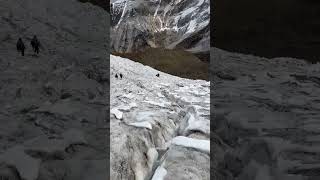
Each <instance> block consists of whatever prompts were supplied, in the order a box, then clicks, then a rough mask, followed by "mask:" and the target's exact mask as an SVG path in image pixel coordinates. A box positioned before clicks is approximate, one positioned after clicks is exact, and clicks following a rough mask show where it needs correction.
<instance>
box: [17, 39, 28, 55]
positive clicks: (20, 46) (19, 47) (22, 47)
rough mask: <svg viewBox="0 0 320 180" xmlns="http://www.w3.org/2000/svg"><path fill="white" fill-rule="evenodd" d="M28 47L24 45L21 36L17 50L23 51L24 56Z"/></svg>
mask: <svg viewBox="0 0 320 180" xmlns="http://www.w3.org/2000/svg"><path fill="white" fill-rule="evenodd" d="M25 49H26V47H25V46H24V43H23V41H22V39H21V38H19V40H18V42H17V51H18V52H19V51H21V55H22V56H24V50H25Z"/></svg>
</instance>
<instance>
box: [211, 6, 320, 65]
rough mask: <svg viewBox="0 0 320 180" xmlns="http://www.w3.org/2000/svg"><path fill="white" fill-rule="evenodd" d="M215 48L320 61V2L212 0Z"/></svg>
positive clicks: (213, 45) (257, 54)
mask: <svg viewBox="0 0 320 180" xmlns="http://www.w3.org/2000/svg"><path fill="white" fill-rule="evenodd" d="M211 1H212V4H214V5H213V6H214V7H217V8H215V9H214V11H215V12H214V15H213V18H212V19H213V20H214V23H212V24H211V27H212V28H214V32H213V33H212V36H211V37H212V45H211V46H212V47H218V48H221V49H225V50H228V51H231V52H239V53H243V54H255V55H256V56H263V57H268V58H274V57H295V58H298V59H305V60H308V61H311V62H319V56H320V53H319V49H320V22H319V19H320V13H319V9H320V1H315V0H281V1H279V0H269V1H256V0H241V1H234V0H211Z"/></svg>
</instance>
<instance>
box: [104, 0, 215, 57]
mask: <svg viewBox="0 0 320 180" xmlns="http://www.w3.org/2000/svg"><path fill="white" fill-rule="evenodd" d="M111 3H112V4H111V12H110V13H111V20H112V21H111V25H112V28H111V50H112V51H115V52H121V53H124V52H127V53H128V52H136V51H142V50H144V49H145V48H149V47H152V48H167V49H174V48H183V49H188V50H190V51H192V52H203V51H206V52H208V51H209V41H210V37H209V35H210V33H209V32H210V31H209V10H210V6H209V0H196V1H194V0H185V1H175V0H162V1H161V0H155V1H147V0H140V1H133V0H124V1H123V0H121V1H120V0H114V1H111Z"/></svg>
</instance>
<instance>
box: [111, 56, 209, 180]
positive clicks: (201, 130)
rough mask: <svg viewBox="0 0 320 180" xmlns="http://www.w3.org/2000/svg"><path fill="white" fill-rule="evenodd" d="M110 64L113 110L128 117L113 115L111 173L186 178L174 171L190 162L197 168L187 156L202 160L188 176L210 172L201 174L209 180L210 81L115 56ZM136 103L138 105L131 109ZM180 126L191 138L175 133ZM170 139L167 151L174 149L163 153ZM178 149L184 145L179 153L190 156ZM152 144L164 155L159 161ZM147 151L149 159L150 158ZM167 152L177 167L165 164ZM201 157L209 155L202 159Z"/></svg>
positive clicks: (147, 177) (130, 175)
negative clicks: (183, 76)
mask: <svg viewBox="0 0 320 180" xmlns="http://www.w3.org/2000/svg"><path fill="white" fill-rule="evenodd" d="M110 65H111V75H110V77H111V82H110V86H111V87H110V88H111V94H110V95H111V98H110V105H111V108H116V109H118V110H121V112H123V117H124V119H123V121H121V122H119V121H117V118H116V117H115V116H114V114H116V113H112V114H111V115H110V119H111V121H110V123H111V127H112V128H111V138H110V139H111V143H110V144H111V167H112V168H111V177H114V179H119V178H120V179H121V178H126V179H130V178H132V177H135V178H144V179H152V178H153V179H165V178H168V179H175V178H180V179H184V177H186V174H185V173H180V174H176V175H173V174H174V172H177V171H180V170H178V169H176V168H180V167H181V166H183V164H184V163H186V162H187V161H188V166H195V165H194V164H189V160H191V161H192V160H193V161H194V162H198V160H199V159H201V165H200V166H199V167H194V168H195V169H196V170H194V171H193V172H192V173H191V172H190V173H189V172H188V173H187V175H188V177H202V176H203V175H204V173H207V174H205V175H204V176H203V177H205V178H204V179H206V180H207V179H208V176H207V175H208V174H209V170H208V171H207V172H205V171H206V169H207V165H208V164H210V162H209V159H208V154H209V153H210V147H208V144H209V143H210V141H209V130H210V127H209V126H210V123H209V122H210V118H209V114H210V113H209V105H208V102H210V99H209V97H210V93H209V91H210V90H209V83H208V82H207V81H203V80H190V79H184V78H180V77H176V76H172V75H169V74H166V73H162V72H159V71H157V70H155V69H153V68H150V67H148V66H144V65H142V64H140V63H137V62H133V61H131V60H129V59H125V58H121V57H117V56H113V55H111V56H110ZM119 73H122V74H123V75H124V78H122V79H117V78H115V77H114V75H115V74H119ZM158 73H161V75H160V77H157V76H156V74H158ZM124 94H126V95H127V94H130V98H125V100H124V98H123V97H124ZM126 95H125V96H126ZM132 103H135V104H136V105H137V106H135V107H134V108H131V105H130V104H132ZM190 115H192V116H190ZM134 127H136V128H134ZM179 130H181V131H182V132H184V133H183V134H182V135H183V136H188V137H175V136H176V135H177V134H178V131H179ZM189 136H192V138H190V137H189ZM171 140H172V142H173V143H172V146H170V147H169V149H171V150H172V151H168V152H165V151H166V149H165V148H166V147H167V146H166V145H168V143H169V142H170V141H171ZM175 147H182V149H181V151H183V152H181V153H185V154H186V156H185V157H187V156H190V157H192V158H191V159H190V158H188V159H186V158H180V156H177V155H178V154H181V153H179V152H177V151H178V150H179V148H175ZM153 148H154V149H158V150H159V151H158V152H157V153H156V154H158V153H159V157H161V158H163V160H161V162H160V161H159V160H155V159H153V158H152V157H153V155H150V152H149V150H150V149H153ZM203 152H204V153H203ZM166 153H168V154H166ZM171 153H172V154H171ZM151 154H155V153H151ZM163 154H166V155H163ZM204 154H205V155H204ZM146 155H147V156H148V157H149V156H150V157H149V158H147V159H146V158H145V157H146ZM167 156H168V157H170V158H171V160H172V161H174V162H175V166H174V167H172V168H170V167H167V166H169V165H167V164H165V163H162V162H163V161H165V159H166V157H167ZM202 156H206V158H204V159H203V160H202ZM128 157H132V158H129V159H128ZM123 159H126V162H127V163H128V164H127V165H126V166H134V167H130V168H125V169H123V168H122V167H121V163H123ZM150 159H153V160H150ZM204 162H205V163H204ZM199 163H200V162H199ZM113 169H118V171H113ZM130 169H132V171H130ZM154 169H157V170H156V171H154ZM165 174H167V175H165ZM164 176H166V177H165V178H164Z"/></svg>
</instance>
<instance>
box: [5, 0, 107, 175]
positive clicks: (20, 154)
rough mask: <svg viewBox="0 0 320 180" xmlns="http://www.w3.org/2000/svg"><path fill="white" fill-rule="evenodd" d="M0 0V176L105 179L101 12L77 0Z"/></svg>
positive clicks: (104, 16) (104, 22) (103, 27)
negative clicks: (21, 48) (20, 45)
mask: <svg viewBox="0 0 320 180" xmlns="http://www.w3.org/2000/svg"><path fill="white" fill-rule="evenodd" d="M0 4H1V5H0V106H1V109H0V179H14V180H40V179H46V180H57V179H65V180H89V179H91V180H92V179H95V180H100V179H105V177H106V176H107V171H106V169H107V165H106V159H107V157H106V156H107V155H106V153H105V152H106V148H107V145H106V141H105V140H106V136H105V135H106V134H107V133H108V131H107V128H106V125H107V124H106V121H105V119H107V117H108V116H109V114H107V111H106V106H107V104H108V94H107V93H106V91H105V89H107V88H109V87H108V79H109V73H108V70H107V68H108V64H107V63H108V61H107V59H108V58H109V57H108V56H106V49H105V46H104V45H105V44H107V43H108V41H109V40H108V39H109V37H108V29H106V26H107V25H108V17H109V15H108V14H107V13H106V11H104V10H103V9H102V8H99V7H97V6H93V5H91V4H89V3H80V2H78V1H77V0H54V1H52V0H17V1H11V0H0ZM33 35H37V37H38V39H39V40H40V42H41V44H42V45H43V48H41V49H40V54H39V55H34V54H33V52H32V48H31V46H30V40H31V38H32V37H33ZM19 37H21V38H22V39H23V41H24V43H25V46H26V48H27V49H26V52H25V56H24V57H22V56H21V55H20V53H18V52H17V51H16V42H17V40H18V38H19Z"/></svg>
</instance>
